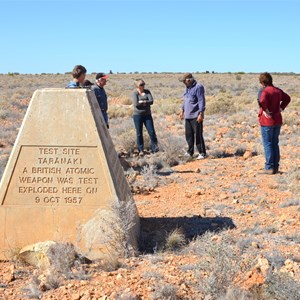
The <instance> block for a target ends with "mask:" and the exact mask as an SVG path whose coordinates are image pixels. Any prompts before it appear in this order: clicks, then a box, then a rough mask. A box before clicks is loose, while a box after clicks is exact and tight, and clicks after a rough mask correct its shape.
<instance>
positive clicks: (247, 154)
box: [243, 150, 252, 160]
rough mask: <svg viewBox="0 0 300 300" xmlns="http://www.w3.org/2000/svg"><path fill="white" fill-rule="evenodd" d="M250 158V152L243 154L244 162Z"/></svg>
mask: <svg viewBox="0 0 300 300" xmlns="http://www.w3.org/2000/svg"><path fill="white" fill-rule="evenodd" d="M250 157H252V151H250V150H246V151H245V153H244V155H243V158H244V160H247V159H249V158H250Z"/></svg>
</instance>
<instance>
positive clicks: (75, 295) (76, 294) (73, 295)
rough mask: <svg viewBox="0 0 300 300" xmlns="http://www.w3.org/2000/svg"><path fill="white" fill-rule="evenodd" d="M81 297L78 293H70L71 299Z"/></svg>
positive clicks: (74, 299) (77, 299)
mask: <svg viewBox="0 0 300 300" xmlns="http://www.w3.org/2000/svg"><path fill="white" fill-rule="evenodd" d="M80 298H81V297H80V295H79V294H78V293H75V294H72V300H79V299H80Z"/></svg>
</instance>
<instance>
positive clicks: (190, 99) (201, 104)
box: [179, 73, 206, 159]
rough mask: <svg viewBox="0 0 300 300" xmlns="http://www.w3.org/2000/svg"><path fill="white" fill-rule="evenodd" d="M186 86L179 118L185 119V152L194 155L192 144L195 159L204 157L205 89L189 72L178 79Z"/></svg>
mask: <svg viewBox="0 0 300 300" xmlns="http://www.w3.org/2000/svg"><path fill="white" fill-rule="evenodd" d="M179 80H180V81H181V82H183V83H184V84H185V86H186V90H185V93H184V94H183V105H182V111H181V112H180V115H179V116H180V119H181V120H183V119H185V138H186V141H187V144H188V150H187V154H188V155H189V156H190V157H193V155H194V145H195V141H196V147H197V150H198V152H199V155H198V156H197V159H204V158H205V157H206V148H205V143H204V138H203V120H204V112H205V91H204V86H203V85H202V84H201V83H197V81H196V80H195V79H194V77H193V75H192V74H191V73H185V74H184V75H183V76H182V77H181V78H180V79H179Z"/></svg>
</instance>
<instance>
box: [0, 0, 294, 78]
mask: <svg viewBox="0 0 300 300" xmlns="http://www.w3.org/2000/svg"><path fill="white" fill-rule="evenodd" d="M299 12H300V1H297V0H294V1H288V0H287V1H280V0H277V1H276V0H275V1H271V0H265V1H263V0H262V1H255V0H254V1H247V0H235V1H227V0H222V1H221V0H219V1H215V0H210V1H201V0H199V1H196V0H194V1H193V0H182V1H181V0H177V1H176V0H175V1H171V0H165V1H160V0H152V1H146V0H139V1H138V0H136V1H125V0H123V1H121V0H120V1H117V0H98V1H96V0H94V1H88V0H87V1H79V0H78V1H77V0H73V1H63V0H56V1H55V0H54V1H47V0H39V1H38V0H36V1H28V0H20V1H14V0H0V26H1V27H0V28H1V46H0V73H7V72H20V73H42V72H45V73H57V72H59V73H64V72H67V71H71V70H72V68H73V66H74V65H75V64H82V65H84V66H85V67H86V68H87V69H88V73H91V72H99V71H104V72H108V71H109V70H112V71H113V72H135V71H139V72H143V71H145V72H155V71H156V72H163V71H170V72H176V71H181V72H185V71H191V72H195V71H206V70H209V71H216V72H228V71H230V72H236V71H245V72H260V71H270V72H296V73H300V59H299V53H300V38H299V31H300V18H299Z"/></svg>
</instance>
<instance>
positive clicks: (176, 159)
mask: <svg viewBox="0 0 300 300" xmlns="http://www.w3.org/2000/svg"><path fill="white" fill-rule="evenodd" d="M159 143H160V145H159V146H160V148H161V150H162V151H163V157H162V159H163V161H165V162H166V163H167V164H168V165H169V166H170V167H172V166H176V165H178V164H179V163H180V162H181V161H184V160H185V158H184V156H183V154H184V153H185V148H186V142H185V139H184V137H183V136H179V135H168V136H165V137H164V138H161V139H160V141H159Z"/></svg>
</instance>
